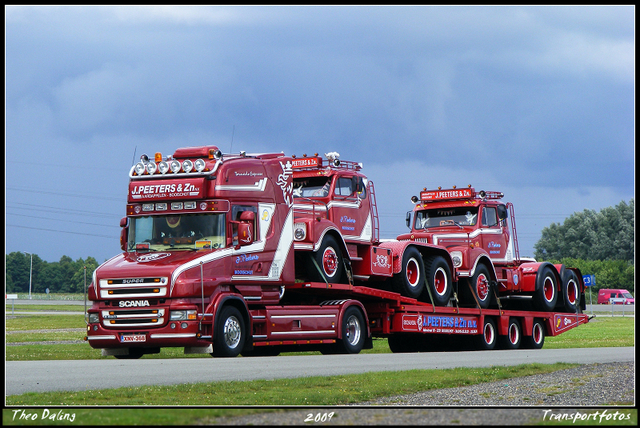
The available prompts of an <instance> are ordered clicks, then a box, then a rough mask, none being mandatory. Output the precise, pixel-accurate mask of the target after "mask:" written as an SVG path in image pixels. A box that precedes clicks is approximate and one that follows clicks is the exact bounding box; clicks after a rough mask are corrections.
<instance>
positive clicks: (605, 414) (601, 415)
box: [542, 409, 631, 423]
mask: <svg viewBox="0 0 640 428" xmlns="http://www.w3.org/2000/svg"><path fill="white" fill-rule="evenodd" d="M630 419H631V413H621V412H619V411H617V410H616V412H615V413H612V412H609V411H607V409H604V410H596V411H595V412H592V413H586V412H585V413H582V412H575V413H561V412H557V413H556V412H554V411H553V410H551V409H549V410H544V417H543V419H542V420H543V421H545V422H546V421H572V422H573V423H576V422H577V421H593V422H597V423H602V422H603V421H610V422H614V421H628V420H630Z"/></svg>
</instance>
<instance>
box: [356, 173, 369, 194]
mask: <svg viewBox="0 0 640 428" xmlns="http://www.w3.org/2000/svg"><path fill="white" fill-rule="evenodd" d="M357 183H358V185H357V186H356V193H358V197H359V198H360V199H366V198H367V186H366V185H365V184H364V181H363V180H362V177H357Z"/></svg>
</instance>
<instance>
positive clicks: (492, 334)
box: [477, 317, 498, 351]
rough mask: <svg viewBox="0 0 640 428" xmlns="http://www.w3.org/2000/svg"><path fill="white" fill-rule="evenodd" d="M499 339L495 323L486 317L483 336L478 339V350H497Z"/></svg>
mask: <svg viewBox="0 0 640 428" xmlns="http://www.w3.org/2000/svg"><path fill="white" fill-rule="evenodd" d="M497 338H498V332H497V329H496V323H495V321H494V320H492V319H491V318H489V317H485V318H484V325H483V326H482V334H480V335H479V336H478V337H477V339H478V348H480V349H484V350H487V351H488V350H491V349H493V348H495V347H496V340H497Z"/></svg>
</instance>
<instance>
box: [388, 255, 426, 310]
mask: <svg viewBox="0 0 640 428" xmlns="http://www.w3.org/2000/svg"><path fill="white" fill-rule="evenodd" d="M393 284H394V287H395V289H396V291H397V292H398V293H400V294H402V295H403V296H407V297H412V298H414V299H417V298H418V297H420V295H421V294H422V293H423V291H424V262H423V261H422V255H421V254H420V251H418V250H417V249H416V248H414V247H409V248H407V250H406V251H405V252H404V255H403V256H402V270H401V271H400V273H398V274H396V275H394V276H393Z"/></svg>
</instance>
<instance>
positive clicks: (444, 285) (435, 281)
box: [423, 256, 453, 306]
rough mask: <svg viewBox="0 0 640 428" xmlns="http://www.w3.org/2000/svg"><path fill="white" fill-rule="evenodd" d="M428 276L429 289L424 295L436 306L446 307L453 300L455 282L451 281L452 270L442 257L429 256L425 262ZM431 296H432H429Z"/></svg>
mask: <svg viewBox="0 0 640 428" xmlns="http://www.w3.org/2000/svg"><path fill="white" fill-rule="evenodd" d="M424 266H425V271H426V274H427V287H429V290H426V289H425V291H424V293H423V295H424V296H426V297H427V298H431V299H432V303H433V304H434V305H436V306H446V305H447V304H448V303H449V300H450V299H451V293H452V292H453V282H452V280H451V270H450V269H449V264H448V263H447V261H446V260H445V259H444V257H441V256H429V257H427V259H426V260H425V262H424ZM429 291H431V293H429ZM429 294H431V296H429Z"/></svg>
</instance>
